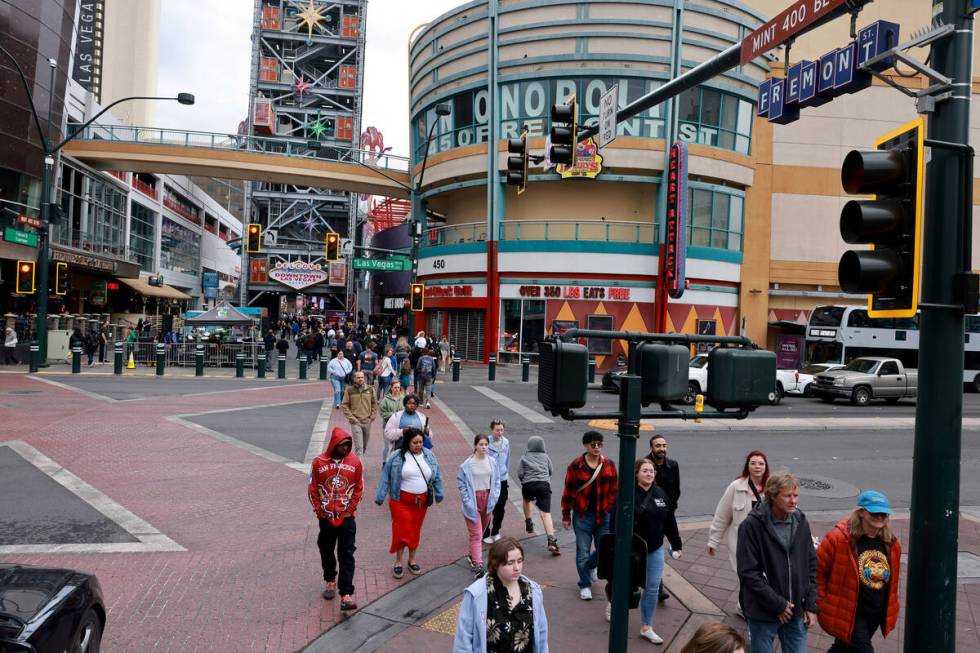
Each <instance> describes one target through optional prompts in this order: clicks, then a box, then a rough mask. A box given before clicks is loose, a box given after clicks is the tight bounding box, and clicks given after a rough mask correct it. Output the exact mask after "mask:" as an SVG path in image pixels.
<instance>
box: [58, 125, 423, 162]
mask: <svg viewBox="0 0 980 653" xmlns="http://www.w3.org/2000/svg"><path fill="white" fill-rule="evenodd" d="M79 129H81V131H80V132H79V133H78V135H77V136H76V137H75V138H76V139H79V140H107V141H120V142H125V143H153V144H160V145H177V146H181V147H203V148H208V149H223V150H246V151H252V152H266V153H268V154H281V155H284V156H294V157H296V156H298V157H304V158H316V159H323V160H327V161H337V162H339V163H345V162H354V163H361V164H363V165H366V166H369V167H371V168H379V169H384V170H392V171H398V172H406V171H407V170H408V158H407V157H403V156H395V155H392V154H387V153H385V154H381V155H378V154H377V153H375V152H371V151H370V150H361V149H357V148H352V147H344V146H342V145H332V144H330V143H324V142H321V141H314V140H301V141H300V140H295V139H289V138H279V137H273V136H249V135H247V134H219V133H213V132H202V131H193V130H187V129H162V128H160V127H130V126H128V125H100V124H98V123H96V124H93V125H89V126H88V127H85V128H81V125H79V124H77V123H69V124H68V133H70V134H71V133H74V132H76V131H78V130H79ZM311 145H312V147H311Z"/></svg>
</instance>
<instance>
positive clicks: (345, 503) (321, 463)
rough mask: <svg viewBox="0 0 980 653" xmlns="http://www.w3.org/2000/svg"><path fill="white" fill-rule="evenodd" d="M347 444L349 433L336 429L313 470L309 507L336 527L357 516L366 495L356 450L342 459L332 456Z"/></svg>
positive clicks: (316, 460) (315, 459)
mask: <svg viewBox="0 0 980 653" xmlns="http://www.w3.org/2000/svg"><path fill="white" fill-rule="evenodd" d="M345 440H346V441H348V442H352V439H351V435H350V433H348V432H347V431H345V430H344V429H342V428H340V427H339V426H338V427H336V428H335V429H334V430H333V432H332V433H331V434H330V443H329V444H328V445H327V448H326V450H325V451H324V452H323V453H321V454H320V455H319V456H317V457H316V458H314V459H313V467H312V468H311V469H310V487H309V494H310V503H311V504H313V510H314V512H316V516H317V517H319V518H320V519H326V520H327V521H329V522H330V523H331V524H332V525H334V526H339V525H340V523H341V522H343V521H344V520H345V519H346V518H347V517H353V516H354V512H355V511H356V510H357V504H358V503H360V502H361V495H362V494H363V493H364V479H363V475H362V473H361V459H360V458H358V457H357V454H355V453H354V451H353V449H351V450H350V452H349V453H348V454H347V455H346V456H344V457H343V458H340V459H338V458H336V457H335V456H334V454H333V451H334V448H335V447H336V446H337V445H338V444H340V443H341V442H343V441H345Z"/></svg>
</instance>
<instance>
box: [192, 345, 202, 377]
mask: <svg viewBox="0 0 980 653" xmlns="http://www.w3.org/2000/svg"><path fill="white" fill-rule="evenodd" d="M194 376H204V345H198V346H197V347H195V348H194Z"/></svg>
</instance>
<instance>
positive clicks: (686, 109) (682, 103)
mask: <svg viewBox="0 0 980 653" xmlns="http://www.w3.org/2000/svg"><path fill="white" fill-rule="evenodd" d="M700 92H701V89H698V88H689V89H688V90H686V91H684V92H683V93H681V95H680V97H679V98H678V100H677V119H678V120H680V121H681V122H695V123H696V122H697V121H698V116H699V115H700V109H701V107H700V103H699V101H698V98H699V95H700Z"/></svg>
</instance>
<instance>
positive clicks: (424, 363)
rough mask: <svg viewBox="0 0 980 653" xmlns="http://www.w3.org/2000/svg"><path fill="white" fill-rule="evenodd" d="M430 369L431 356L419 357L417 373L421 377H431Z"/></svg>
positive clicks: (431, 368) (431, 366)
mask: <svg viewBox="0 0 980 653" xmlns="http://www.w3.org/2000/svg"><path fill="white" fill-rule="evenodd" d="M432 370H433V365H432V357H431V356H423V357H422V358H420V359H419V368H418V371H417V374H418V375H419V376H420V377H422V378H423V379H431V378H432Z"/></svg>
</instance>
